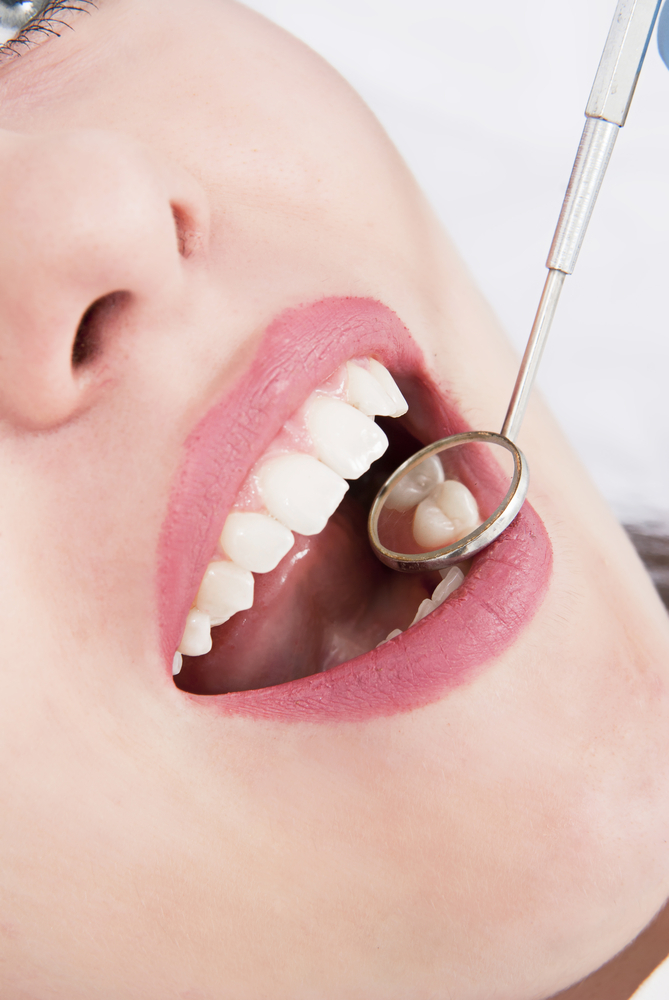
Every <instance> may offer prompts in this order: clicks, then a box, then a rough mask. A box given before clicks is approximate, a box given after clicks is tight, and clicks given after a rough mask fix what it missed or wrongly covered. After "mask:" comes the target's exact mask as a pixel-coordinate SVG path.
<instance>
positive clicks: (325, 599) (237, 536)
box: [160, 299, 551, 718]
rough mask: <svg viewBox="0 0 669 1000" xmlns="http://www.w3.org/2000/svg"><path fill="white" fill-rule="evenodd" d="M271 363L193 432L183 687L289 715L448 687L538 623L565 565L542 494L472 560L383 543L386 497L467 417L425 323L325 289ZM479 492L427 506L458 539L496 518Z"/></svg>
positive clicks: (423, 696)
mask: <svg viewBox="0 0 669 1000" xmlns="http://www.w3.org/2000/svg"><path fill="white" fill-rule="evenodd" d="M257 357H258V359H259V360H258V361H256V364H255V365H254V366H253V368H252V370H251V371H250V372H249V373H248V374H247V376H246V378H244V379H243V380H242V383H241V384H239V385H238V386H237V387H236V390H233V392H232V393H231V394H230V395H229V397H228V398H227V399H226V400H225V401H223V402H222V403H221V404H219V405H218V406H217V407H215V408H214V410H213V411H212V412H211V413H210V414H209V415H208V416H207V417H206V418H205V420H204V421H203V422H202V424H201V425H200V426H199V427H198V428H197V429H196V431H195V432H194V434H193V435H191V438H190V439H189V442H188V443H187V458H186V462H185V465H184V468H183V470H182V473H181V476H180V481H179V483H178V484H177V487H176V489H175V493H174V495H173V498H172V503H171V510H170V513H169V515H168V518H167V521H166V526H165V530H164V534H163V539H162V546H161V547H162V559H161V573H160V584H161V589H160V595H161V598H162V601H161V603H162V611H163V616H162V617H163V644H164V649H165V653H166V658H169V660H170V662H173V664H174V669H175V672H176V673H177V676H176V678H175V681H176V683H177V686H178V687H179V688H181V690H183V691H184V692H186V693H188V694H189V695H191V696H194V697H197V698H201V697H202V696H208V700H209V702H210V703H212V702H213V703H214V704H216V706H217V707H220V708H223V709H226V710H228V711H232V712H243V713H247V712H250V713H251V714H261V715H265V714H270V715H274V714H279V715H280V716H282V717H284V718H285V717H287V716H290V717H291V718H295V717H298V718H300V717H309V716H311V715H313V711H314V710H315V711H316V712H317V714H319V715H321V716H322V715H325V716H326V717H332V716H333V715H335V716H341V715H342V714H343V715H344V716H345V717H351V716H353V717H356V718H359V717H361V716H364V717H368V716H372V715H377V714H389V713H391V712H392V713H394V712H396V711H402V710H407V709H409V708H413V707H416V705H418V704H425V703H426V702H429V701H432V700H434V699H435V698H437V697H440V696H441V694H442V693H443V691H444V689H445V688H446V687H449V686H452V685H453V684H455V683H462V682H463V681H464V680H465V679H466V678H467V677H469V676H471V675H472V673H473V672H474V670H475V669H476V667H477V666H480V665H481V664H482V663H483V662H485V661H489V660H491V659H492V658H494V657H495V655H496V654H497V653H498V652H500V651H501V649H502V648H504V647H505V646H507V645H508V644H509V643H510V642H511V641H513V637H514V636H515V634H517V631H518V629H519V628H520V627H522V625H523V624H524V623H525V622H526V621H527V620H529V618H530V617H531V616H532V615H533V613H534V611H535V609H536V608H537V607H538V605H539V603H540V601H541V599H542V597H543V593H544V591H545V589H546V587H547V584H548V578H549V576H550V568H551V558H550V543H549V542H548V538H547V536H546V533H545V529H543V526H542V525H541V522H540V520H539V519H538V518H537V516H536V514H535V513H534V512H533V511H532V510H531V508H528V507H527V505H526V508H525V509H524V511H523V512H522V513H521V515H520V516H519V518H518V519H517V522H516V523H515V525H514V526H512V528H511V529H509V530H508V531H507V533H506V535H505V536H504V538H502V539H500V540H499V541H498V542H497V543H495V544H494V545H493V546H491V547H490V548H489V549H488V550H486V551H485V552H483V553H481V554H480V555H479V556H477V557H475V559H474V560H473V562H472V564H471V566H470V565H465V566H463V567H462V568H452V569H450V570H449V571H444V573H443V578H442V574H440V573H425V574H416V575H409V576H407V575H404V574H398V573H396V572H394V571H393V570H390V569H388V568H387V567H385V566H383V565H382V564H381V563H380V562H378V560H377V559H376V558H375V556H374V554H373V553H372V550H371V548H370V546H369V542H368V540H367V530H366V519H367V513H368V510H369V506H370V504H371V501H372V499H373V497H374V495H375V494H376V492H377V490H378V488H379V487H380V486H381V484H382V483H383V482H384V481H385V479H386V478H387V477H388V475H389V474H390V472H391V471H393V470H394V469H395V468H396V467H397V465H398V464H400V463H401V462H402V461H404V460H405V459H406V458H407V457H408V456H409V455H411V454H413V453H414V452H415V451H417V450H418V449H419V448H421V447H422V446H423V445H424V444H425V443H427V442H428V441H430V440H434V439H436V438H438V437H444V436H446V435H448V434H452V433H456V432H458V431H460V430H464V429H465V428H464V427H463V426H462V421H461V420H460V419H459V418H458V416H457V413H456V411H455V409H454V408H453V406H452V405H449V403H448V401H447V400H445V399H444V396H443V393H441V392H439V391H438V390H437V389H436V387H435V386H434V385H433V383H432V382H431V381H430V380H429V378H428V377H427V376H426V375H425V373H424V369H423V366H422V364H421V359H420V355H419V353H418V351H417V349H416V347H415V345H414V344H413V341H412V340H411V338H410V335H409V334H408V332H407V331H406V330H405V328H404V327H403V326H402V324H401V323H400V321H399V320H398V318H397V317H396V316H395V315H394V314H393V313H391V312H390V311H389V310H388V309H386V308H385V307H384V306H382V305H380V304H379V303H376V302H371V301H369V300H361V299H357V300H356V299H335V300H325V301H324V302H320V303H316V304H315V305H312V306H308V307H305V308H303V309H301V310H296V311H293V312H291V313H289V314H286V315H285V316H283V317H280V318H279V319H278V320H277V321H276V322H275V323H274V324H272V326H271V327H270V328H269V330H268V331H267V334H266V336H265V338H264V340H263V346H262V349H261V352H259V354H258V356H257ZM328 365H329V366H330V367H329V369H328ZM390 372H392V375H393V376H394V378H393V377H391V374H390ZM305 390H306V391H305ZM402 392H404V393H405V394H406V396H407V400H408V404H409V405H408V412H406V410H407V406H406V403H405V401H404V398H403V395H402ZM374 417H376V421H374ZM233 421H234V423H233ZM231 427H232V428H234V430H230V428H231ZM272 432H274V433H272ZM486 476H488V477H490V476H494V471H491V470H490V469H487V470H486V469H483V470H480V472H479V478H482V479H483V480H485V477H486ZM462 490H464V493H463V492H462ZM462 490H460V491H459V492H458V493H457V496H455V497H454V496H453V491H452V490H451V491H450V493H449V491H448V490H446V493H448V497H447V499H446V501H445V503H446V506H444V505H443V504H442V508H443V509H442V510H441V511H440V510H437V509H436V507H435V505H434V503H432V501H430V503H428V507H429V510H428V514H429V517H431V518H432V519H433V520H434V517H435V516H436V517H437V519H439V518H441V519H442V520H443V519H444V517H446V521H447V522H448V523H450V524H456V525H457V529H458V531H459V536H462V535H464V534H467V532H468V531H470V530H472V528H473V527H474V526H475V525H476V523H478V522H477V520H476V519H477V518H478V512H477V508H476V498H474V497H473V496H472V495H471V493H469V491H467V490H466V489H465V488H464V487H463V488H462ZM442 492H443V491H442ZM193 498H196V499H197V504H196V508H195V512H194V511H193V509H192V500H193ZM188 500H190V501H191V503H190V504H189V503H188V502H187V501H188ZM430 504H431V506H430ZM449 504H450V506H449ZM432 508H434V510H433V509H432ZM435 512H436V513H435ZM194 515H195V516H194ZM435 524H436V528H435V526H434V524H432V525H431V528H430V530H431V531H434V530H437V531H438V530H441V522H439V523H437V522H435ZM189 536H190V537H189ZM180 557H181V558H180ZM175 582H176V583H177V586H175ZM179 582H180V583H181V586H180V587H179V586H178V583H179ZM495 591H496V593H494V592H495ZM184 598H185V599H186V600H187V601H188V603H187V604H186V605H185V606H184V604H185V601H184ZM184 622H185V623H184ZM179 626H180V629H181V631H180V632H179V634H177V632H178V629H179ZM477 637H478V638H477ZM449 644H450V648H449ZM170 646H171V649H170ZM175 647H176V648H177V649H178V652H177V653H176V654H174V650H175ZM173 657H174V659H173ZM398 670H399V673H398Z"/></svg>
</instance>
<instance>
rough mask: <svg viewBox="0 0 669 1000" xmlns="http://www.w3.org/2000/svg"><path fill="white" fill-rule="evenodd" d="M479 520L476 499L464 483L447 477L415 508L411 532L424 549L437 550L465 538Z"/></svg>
mask: <svg viewBox="0 0 669 1000" xmlns="http://www.w3.org/2000/svg"><path fill="white" fill-rule="evenodd" d="M480 523H481V519H480V517H479V512H478V507H477V506H476V500H475V499H474V497H473V496H472V494H471V493H470V492H469V490H468V489H467V487H466V486H465V485H464V483H459V482H457V480H455V479H447V480H446V482H445V483H440V484H439V485H438V486H435V488H434V489H433V490H432V492H431V493H430V495H429V496H428V497H426V499H425V500H423V501H421V503H419V505H418V506H417V507H416V513H415V514H414V518H413V535H414V538H415V539H416V541H417V542H418V544H419V545H421V546H422V547H423V548H425V549H439V548H442V547H443V546H445V545H450V544H451V542H455V541H457V540H458V539H459V538H464V536H465V535H467V534H469V532H470V531H473V530H474V528H476V527H477V526H478V525H479V524H480Z"/></svg>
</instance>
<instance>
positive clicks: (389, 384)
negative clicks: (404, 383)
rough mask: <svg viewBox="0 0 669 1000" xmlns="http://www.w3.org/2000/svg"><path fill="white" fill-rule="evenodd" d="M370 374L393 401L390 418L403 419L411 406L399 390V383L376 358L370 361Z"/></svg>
mask: <svg viewBox="0 0 669 1000" xmlns="http://www.w3.org/2000/svg"><path fill="white" fill-rule="evenodd" d="M369 372H370V375H373V376H374V378H375V379H376V380H377V381H378V382H379V383H380V385H381V388H382V389H384V390H385V392H387V393H388V395H389V396H390V398H391V399H392V401H393V406H394V409H393V412H392V413H389V414H388V416H389V417H401V416H403V414H405V413H406V412H407V410H408V409H409V404H408V403H407V401H406V399H405V398H404V396H403V395H402V393H401V392H400V390H399V386H398V385H397V382H396V381H395V379H394V378H393V377H392V375H391V374H390V372H389V371H388V369H387V368H384V367H383V365H382V364H381V362H380V361H377V360H376V358H370V359H369Z"/></svg>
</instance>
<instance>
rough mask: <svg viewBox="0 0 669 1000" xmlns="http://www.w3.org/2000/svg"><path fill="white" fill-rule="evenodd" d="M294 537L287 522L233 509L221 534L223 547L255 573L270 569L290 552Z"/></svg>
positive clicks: (234, 559)
mask: <svg viewBox="0 0 669 1000" xmlns="http://www.w3.org/2000/svg"><path fill="white" fill-rule="evenodd" d="M294 544H295V539H294V538H293V533H292V531H290V530H289V529H288V528H287V527H286V526H285V525H284V524H280V523H279V522H278V521H275V520H274V518H273V517H268V516H267V514H256V513H252V512H248V511H232V513H230V514H228V517H227V519H226V522H225V524H224V526H223V532H222V534H221V548H222V549H223V551H224V552H225V554H226V556H228V557H229V558H230V559H232V561H233V563H236V564H237V566H241V567H242V569H245V570H250V571H251V572H253V573H269V572H270V570H273V569H275V567H276V566H278V565H279V563H280V562H281V560H282V559H283V557H284V556H285V555H286V553H287V552H289V551H290V550H291V549H292V547H293V545H294Z"/></svg>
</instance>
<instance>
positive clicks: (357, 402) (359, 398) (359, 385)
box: [346, 361, 397, 417]
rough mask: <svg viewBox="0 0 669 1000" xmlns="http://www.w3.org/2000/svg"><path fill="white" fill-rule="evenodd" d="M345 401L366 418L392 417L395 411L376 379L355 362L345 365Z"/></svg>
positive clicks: (392, 403)
mask: <svg viewBox="0 0 669 1000" xmlns="http://www.w3.org/2000/svg"><path fill="white" fill-rule="evenodd" d="M346 374H347V383H346V400H347V402H348V403H350V404H351V406H355V408H356V409H357V410H360V411H361V413H364V414H366V415H367V416H368V417H374V416H377V417H392V416H393V415H394V413H395V410H396V409H397V407H396V405H395V402H394V401H393V400H392V399H391V398H390V396H389V395H388V393H387V392H386V390H385V389H384V388H383V386H382V385H381V383H380V382H379V380H378V378H375V377H374V375H372V373H371V372H370V371H368V370H367V369H366V368H361V367H360V365H357V364H356V363H355V361H349V362H347V364H346Z"/></svg>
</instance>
